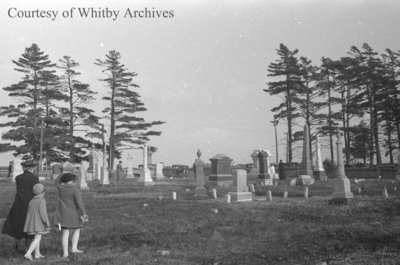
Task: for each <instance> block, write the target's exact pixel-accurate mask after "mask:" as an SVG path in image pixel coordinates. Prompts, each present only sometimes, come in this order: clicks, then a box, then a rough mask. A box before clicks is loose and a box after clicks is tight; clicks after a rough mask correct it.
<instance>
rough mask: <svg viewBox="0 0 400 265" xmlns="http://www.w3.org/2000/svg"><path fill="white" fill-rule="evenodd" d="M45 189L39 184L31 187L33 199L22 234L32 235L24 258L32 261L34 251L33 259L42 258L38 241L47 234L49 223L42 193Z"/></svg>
mask: <svg viewBox="0 0 400 265" xmlns="http://www.w3.org/2000/svg"><path fill="white" fill-rule="evenodd" d="M45 191H46V189H45V188H44V186H43V185H42V184H40V183H38V184H35V186H33V194H34V196H33V198H32V200H31V201H30V202H29V207H28V214H27V216H26V221H25V227H24V232H26V233H28V234H29V235H33V236H34V239H33V241H32V242H31V244H30V246H29V248H28V250H27V251H26V253H25V256H24V257H25V258H27V259H29V260H32V259H33V258H32V252H33V251H35V254H34V257H35V259H40V258H44V256H43V255H42V254H41V253H40V241H41V239H42V235H44V234H47V233H49V231H50V222H49V217H48V215H47V207H46V201H45V200H44V193H45Z"/></svg>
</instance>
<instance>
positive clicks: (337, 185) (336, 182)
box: [329, 131, 353, 204]
mask: <svg viewBox="0 0 400 265" xmlns="http://www.w3.org/2000/svg"><path fill="white" fill-rule="evenodd" d="M342 144H343V143H342V138H341V135H340V132H339V131H338V134H337V142H336V146H337V151H336V153H337V167H336V174H335V178H334V179H333V198H332V199H331V200H329V204H348V203H349V199H352V198H353V193H352V192H351V186H350V180H349V179H348V178H347V177H346V174H345V170H344V164H343V147H342Z"/></svg>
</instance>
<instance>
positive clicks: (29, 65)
mask: <svg viewBox="0 0 400 265" xmlns="http://www.w3.org/2000/svg"><path fill="white" fill-rule="evenodd" d="M12 62H13V63H14V64H15V65H16V68H15V70H16V71H18V72H20V73H22V74H23V75H24V76H23V77H22V80H21V81H20V82H18V83H17V84H12V85H10V86H7V87H4V88H3V90H5V91H7V92H9V94H8V95H9V96H10V97H12V98H16V99H17V100H18V101H19V102H20V104H18V105H9V106H3V107H1V108H0V115H2V116H7V117H8V118H9V121H7V122H5V123H2V124H0V126H2V127H11V129H10V130H9V131H7V132H6V133H4V134H3V136H2V139H4V140H9V141H13V142H15V143H17V144H19V142H22V144H20V145H18V146H17V145H11V144H9V145H7V146H5V148H4V149H2V150H0V151H9V150H14V151H15V153H14V155H19V154H25V155H28V156H30V157H32V158H34V159H38V157H39V151H40V144H41V143H40V135H41V128H40V126H41V123H42V121H45V122H46V102H49V101H46V100H45V95H47V96H49V95H50V94H46V92H45V91H48V89H49V86H51V85H54V84H53V83H52V82H53V81H55V78H54V76H52V77H51V78H50V75H53V73H54V71H52V70H51V69H52V67H54V64H53V63H51V61H50V60H49V56H48V55H46V54H44V52H43V51H41V50H40V48H39V46H38V45H37V44H32V45H31V46H30V47H28V48H26V49H25V52H24V53H23V54H22V55H21V57H20V58H18V60H13V61H12ZM48 100H50V99H49V98H48ZM53 133H54V132H51V134H53ZM3 147H4V146H3ZM44 151H45V150H44Z"/></svg>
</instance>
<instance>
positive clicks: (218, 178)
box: [208, 154, 233, 187]
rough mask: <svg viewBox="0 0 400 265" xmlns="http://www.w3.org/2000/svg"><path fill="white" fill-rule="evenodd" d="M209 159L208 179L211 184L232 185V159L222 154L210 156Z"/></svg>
mask: <svg viewBox="0 0 400 265" xmlns="http://www.w3.org/2000/svg"><path fill="white" fill-rule="evenodd" d="M210 161H211V175H210V176H209V177H208V181H209V183H210V184H211V186H219V187H229V186H230V185H232V182H233V177H232V169H231V167H232V161H233V160H232V159H231V158H229V157H228V156H226V155H224V154H218V155H216V156H214V157H212V158H210Z"/></svg>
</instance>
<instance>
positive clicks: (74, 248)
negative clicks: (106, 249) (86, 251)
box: [71, 228, 83, 253]
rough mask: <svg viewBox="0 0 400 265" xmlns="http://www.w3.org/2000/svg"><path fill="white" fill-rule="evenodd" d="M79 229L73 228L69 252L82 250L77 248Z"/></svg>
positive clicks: (80, 251)
mask: <svg viewBox="0 0 400 265" xmlns="http://www.w3.org/2000/svg"><path fill="white" fill-rule="evenodd" d="M80 232H81V229H79V228H78V229H75V230H74V233H73V234H72V246H71V253H82V252H83V251H82V250H79V249H78V242H79V235H80Z"/></svg>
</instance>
